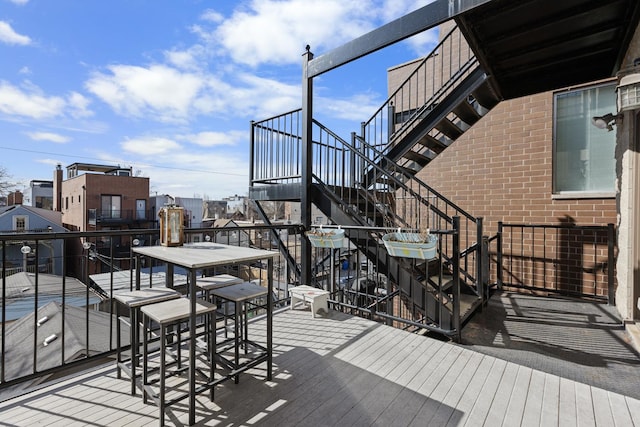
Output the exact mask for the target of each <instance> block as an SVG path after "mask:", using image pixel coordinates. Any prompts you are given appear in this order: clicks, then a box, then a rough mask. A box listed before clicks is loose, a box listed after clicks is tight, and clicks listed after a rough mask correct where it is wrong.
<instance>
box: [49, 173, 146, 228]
mask: <svg viewBox="0 0 640 427" xmlns="http://www.w3.org/2000/svg"><path fill="white" fill-rule="evenodd" d="M54 177H55V182H54V191H57V192H58V194H57V197H55V198H56V199H57V200H59V205H57V206H56V209H57V210H59V211H60V212H62V222H63V225H64V226H65V227H67V228H68V229H70V230H75V231H91V230H100V229H110V230H113V229H127V228H146V226H147V224H148V223H149V222H150V221H153V220H154V218H152V217H151V215H150V212H149V178H144V177H135V176H133V173H132V170H131V168H121V167H119V166H111V165H94V164H86V163H74V164H72V165H69V166H67V179H66V180H64V181H61V182H59V180H61V179H62V173H61V171H60V169H58V170H57V171H56V174H55V175H54ZM54 196H56V195H54Z"/></svg>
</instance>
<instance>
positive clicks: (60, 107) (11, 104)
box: [0, 81, 93, 120]
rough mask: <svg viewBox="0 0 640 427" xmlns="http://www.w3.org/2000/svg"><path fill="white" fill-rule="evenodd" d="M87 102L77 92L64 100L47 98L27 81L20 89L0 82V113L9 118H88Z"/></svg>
mask: <svg viewBox="0 0 640 427" xmlns="http://www.w3.org/2000/svg"><path fill="white" fill-rule="evenodd" d="M88 105H89V100H88V99H87V98H85V97H84V96H82V95H81V94H79V93H77V92H71V93H70V94H69V95H68V96H67V97H66V98H64V97H61V96H47V95H45V94H44V93H43V92H42V90H41V89H40V88H39V87H37V86H36V85H34V84H33V83H31V82H29V81H25V82H23V84H22V87H21V88H19V87H17V86H14V85H12V84H11V83H9V82H6V81H0V112H1V113H4V114H7V115H10V116H21V117H25V118H30V119H36V120H39V119H47V118H53V117H65V116H70V117H72V118H81V117H88V116H91V115H93V112H92V111H91V110H89V109H88Z"/></svg>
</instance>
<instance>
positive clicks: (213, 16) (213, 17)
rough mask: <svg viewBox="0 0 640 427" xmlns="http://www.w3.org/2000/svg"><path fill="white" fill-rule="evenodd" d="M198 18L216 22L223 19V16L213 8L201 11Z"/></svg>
mask: <svg viewBox="0 0 640 427" xmlns="http://www.w3.org/2000/svg"><path fill="white" fill-rule="evenodd" d="M200 19H202V20H204V21H209V22H214V23H218V22H222V21H224V16H223V15H222V14H220V13H218V12H216V11H215V10H213V9H207V10H205V11H204V12H203V13H202V15H201V16H200Z"/></svg>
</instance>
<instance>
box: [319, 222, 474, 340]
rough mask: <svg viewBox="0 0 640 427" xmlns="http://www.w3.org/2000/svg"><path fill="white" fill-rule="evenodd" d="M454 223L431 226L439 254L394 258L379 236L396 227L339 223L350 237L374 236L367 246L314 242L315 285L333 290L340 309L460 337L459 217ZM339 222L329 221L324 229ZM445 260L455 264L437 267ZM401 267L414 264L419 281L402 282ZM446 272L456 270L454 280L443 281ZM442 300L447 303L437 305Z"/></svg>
mask: <svg viewBox="0 0 640 427" xmlns="http://www.w3.org/2000/svg"><path fill="white" fill-rule="evenodd" d="M452 222H453V224H452V228H451V229H449V230H431V231H430V233H431V234H434V235H436V236H437V237H438V246H437V247H438V251H437V255H436V257H435V258H433V259H430V260H426V261H425V260H416V259H409V258H407V259H403V260H397V259H395V260H392V258H393V257H391V256H390V255H389V254H388V252H387V250H386V249H385V248H384V246H383V245H382V243H381V238H382V236H383V235H384V234H386V233H389V232H392V231H396V230H397V229H396V228H393V229H384V228H381V227H367V226H340V228H341V229H343V230H345V232H346V235H348V236H351V237H349V238H348V239H349V241H354V240H358V239H361V238H362V236H368V237H371V239H369V243H368V247H367V248H366V249H364V248H362V247H360V248H355V247H354V246H352V245H350V244H345V245H340V246H341V247H339V248H336V249H332V248H323V247H314V248H313V250H312V263H313V265H314V266H315V269H314V272H315V274H314V276H313V283H312V284H313V285H314V286H316V287H318V288H322V289H326V290H328V291H329V292H330V295H331V300H330V302H331V305H332V307H333V308H334V309H336V310H340V311H343V312H348V313H351V314H356V315H360V316H363V317H366V318H369V319H371V320H375V321H378V322H384V323H386V324H388V325H393V326H396V327H399V328H411V329H413V330H417V329H422V330H425V329H426V330H430V331H434V332H438V333H440V334H443V335H446V336H450V337H453V338H457V339H459V337H460V325H461V318H460V301H461V300H460V290H461V281H460V278H461V277H462V276H461V275H460V274H459V271H458V269H457V268H455V266H457V265H459V254H460V244H459V239H458V237H459V236H458V232H457V231H458V229H457V226H458V224H459V221H458V218H454V220H453V221H452ZM335 227H336V226H326V225H325V226H323V229H324V230H325V231H326V230H330V229H331V228H335ZM444 247H449V248H451V249H452V252H453V255H452V258H446V257H445V256H444V251H443V250H442V249H443V248H444ZM365 252H366V253H367V255H366V256H365ZM447 261H451V264H452V266H453V268H452V270H451V271H447V272H445V271H444V270H442V269H440V268H439V266H440V265H442V264H443V263H445V262H447ZM434 267H436V268H435V270H434ZM399 268H404V269H406V268H409V269H411V272H412V274H413V275H415V282H414V283H413V284H409V283H406V282H405V283H400V280H399V279H400V278H401V277H402V276H401V275H400V274H399V271H398V269H399ZM446 274H451V275H452V276H451V282H448V281H447V280H443V277H444V276H445V275H446ZM436 277H437V279H436ZM412 282H413V280H412ZM439 301H443V302H444V303H443V304H438V302H439ZM429 311H430V312H429Z"/></svg>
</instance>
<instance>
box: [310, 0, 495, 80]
mask: <svg viewBox="0 0 640 427" xmlns="http://www.w3.org/2000/svg"><path fill="white" fill-rule="evenodd" d="M490 1H492V0H436V1H434V2H433V3H430V4H428V5H426V6H423V7H421V8H420V9H418V10H415V11H413V12H411V13H409V14H407V15H405V16H403V17H401V18H398V19H396V20H395V21H391V22H389V23H388V24H385V25H383V26H381V27H379V28H376V29H375V30H373V31H371V32H369V33H367V34H364V35H362V36H360V37H358V38H357V39H354V40H352V41H350V42H348V43H346V44H344V45H342V46H340V47H337V48H335V49H333V50H331V51H329V52H327V53H325V54H323V55H320V56H318V57H317V58H316V59H311V60H310V61H309V63H308V69H307V77H309V78H313V77H315V76H319V75H320V74H323V73H326V72H327V71H330V70H333V69H334V68H338V67H340V66H342V65H344V64H347V63H349V62H351V61H354V60H356V59H358V58H362V57H363V56H366V55H368V54H370V53H373V52H376V51H378V50H380V49H382V48H385V47H387V46H390V45H392V44H394V43H397V42H399V41H402V40H404V39H406V38H409V37H411V36H414V35H416V34H419V33H421V32H423V31H426V30H428V29H430V28H433V27H435V26H437V25H440V24H442V23H443V22H445V21H448V20H450V19H452V18H454V17H456V16H458V15H460V14H463V13H465V12H468V11H469V10H471V9H474V8H476V7H478V6H480V5H483V4H485V3H489V2H490ZM303 90H304V89H303Z"/></svg>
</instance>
